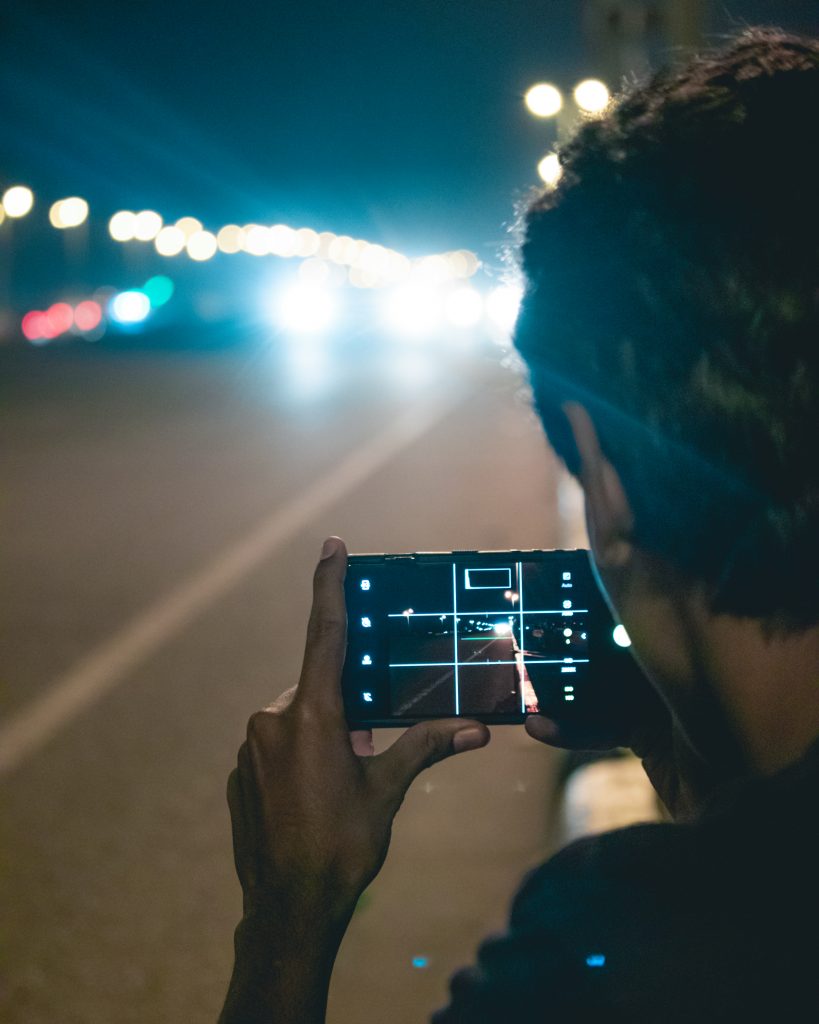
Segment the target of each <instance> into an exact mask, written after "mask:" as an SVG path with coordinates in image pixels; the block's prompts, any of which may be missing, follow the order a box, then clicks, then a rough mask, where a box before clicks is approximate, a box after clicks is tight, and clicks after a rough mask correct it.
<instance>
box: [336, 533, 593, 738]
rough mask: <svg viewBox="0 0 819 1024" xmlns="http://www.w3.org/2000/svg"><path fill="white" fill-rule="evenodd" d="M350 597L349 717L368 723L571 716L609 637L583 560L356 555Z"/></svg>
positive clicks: (538, 555)
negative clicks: (561, 710)
mask: <svg viewBox="0 0 819 1024" xmlns="http://www.w3.org/2000/svg"><path fill="white" fill-rule="evenodd" d="M346 597H347V616H348V627H347V628H348V640H347V656H346V660H345V667H344V677H343V689H344V695H345V704H346V708H347V715H348V718H349V719H350V720H351V721H357V722H367V723H372V724H391V723H393V722H404V721H417V720H419V719H423V718H433V717H435V718H437V717H448V716H455V715H457V716H464V717H468V718H479V719H481V720H484V721H490V722H492V721H495V722H519V721H522V720H523V719H524V718H525V716H526V715H528V714H535V713H537V712H538V711H539V710H543V708H542V705H543V704H544V702H546V703H548V705H549V711H550V713H552V712H553V711H554V707H555V703H556V702H557V703H559V704H561V705H563V706H565V707H566V710H568V706H569V705H571V704H573V703H574V702H576V701H578V700H580V699H581V697H582V695H583V693H584V687H585V686H586V683H587V680H588V678H589V675H590V672H591V671H592V668H591V663H592V660H593V658H594V651H595V648H596V646H599V645H596V643H595V640H596V639H597V638H596V636H595V633H599V632H600V631H601V630H605V631H606V633H607V634H609V635H610V632H611V630H610V628H609V624H610V623H611V619H610V616H609V615H608V613H607V610H606V609H605V606H604V604H603V602H602V599H601V597H600V594H599V591H598V589H597V585H596V583H595V580H594V578H593V576H592V573H591V569H590V566H589V563H588V556H587V552H584V551H529V552H526V551H521V552H453V553H446V554H417V555H380V556H356V555H353V556H351V557H350V560H349V565H348V570H347V579H346ZM612 624H613V623H612Z"/></svg>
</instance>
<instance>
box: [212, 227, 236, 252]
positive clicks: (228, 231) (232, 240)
mask: <svg viewBox="0 0 819 1024" xmlns="http://www.w3.org/2000/svg"><path fill="white" fill-rule="evenodd" d="M216 245H217V246H218V247H219V252H224V253H229V254H232V253H236V252H241V249H242V229H241V228H240V227H239V225H238V224H225V226H224V227H223V228H219V231H218V232H217V233H216Z"/></svg>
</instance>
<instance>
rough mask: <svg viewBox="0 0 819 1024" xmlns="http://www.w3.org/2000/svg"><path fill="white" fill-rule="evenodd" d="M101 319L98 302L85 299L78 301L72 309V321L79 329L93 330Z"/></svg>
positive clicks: (100, 309) (100, 308)
mask: <svg viewBox="0 0 819 1024" xmlns="http://www.w3.org/2000/svg"><path fill="white" fill-rule="evenodd" d="M101 320H102V307H101V306H100V304H99V303H98V302H94V301H93V300H92V299H87V300H86V301H85V302H80V303H78V304H77V306H76V307H75V309H74V323H75V324H76V325H77V330H79V331H93V330H94V328H95V327H99V325H100V321H101Z"/></svg>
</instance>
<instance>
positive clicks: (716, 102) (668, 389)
mask: <svg viewBox="0 0 819 1024" xmlns="http://www.w3.org/2000/svg"><path fill="white" fill-rule="evenodd" d="M818 124H819V41H817V40H812V39H806V38H799V37H795V36H791V35H786V34H785V33H783V32H781V31H779V30H777V29H760V28H757V29H751V30H748V31H746V32H744V33H743V34H742V35H740V36H738V37H737V38H735V39H734V40H732V41H731V42H730V44H729V45H727V46H726V47H724V48H722V49H720V50H719V51H718V52H714V53H711V54H708V55H703V56H700V57H698V58H696V59H694V60H693V61H691V62H689V63H688V64H686V65H685V66H684V67H681V68H678V69H672V70H667V71H663V72H660V73H658V74H656V75H655V76H654V77H653V78H652V79H651V80H650V81H648V82H647V83H646V84H643V85H638V86H636V87H633V88H632V89H630V90H628V91H627V92H626V93H624V94H623V95H622V96H621V97H620V98H619V99H617V100H616V101H614V102H613V103H612V105H611V107H610V109H609V110H608V111H607V112H606V114H605V116H604V117H602V118H601V119H599V120H594V121H589V122H587V123H584V124H583V125H582V126H581V127H580V128H579V130H578V131H577V132H576V134H575V135H574V137H573V138H572V139H571V141H569V142H568V143H567V144H566V145H565V146H564V147H563V148H562V149H561V150H560V161H561V165H562V169H563V172H562V176H561V178H560V180H559V182H558V185H557V187H556V188H555V189H554V190H552V191H545V192H543V194H541V195H539V196H538V197H537V198H536V199H535V200H534V201H532V202H531V203H530V205H529V207H528V209H527V210H526V211H525V214H524V218H523V223H522V231H523V240H522V244H521V248H520V253H519V255H520V262H521V264H522V270H523V274H524V278H525V292H524V298H523V302H522V305H521V312H520V316H519V318H518V323H517V326H516V330H515V344H516V347H517V349H518V351H519V353H520V354H521V356H522V357H523V359H524V361H525V362H526V364H527V366H528V369H529V375H530V380H531V384H532V389H533V393H534V398H535V403H536V406H537V408H538V411H539V413H540V415H541V418H542V420H543V424H544V427H545V429H546V432H547V434H548V436H549V439H550V441H551V442H552V444H553V446H554V447H555V449H556V450H557V452H558V454H559V455H560V456H561V457H562V458H563V459H564V461H565V462H566V464H567V465H568V467H569V469H570V470H571V471H572V472H577V469H578V457H577V452H576V450H575V448H574V444H573V440H572V437H571V433H570V432H569V430H568V425H567V422H566V419H565V417H564V416H563V414H562V412H561V411H560V406H561V404H562V403H563V402H565V401H567V400H575V401H580V402H582V403H583V404H584V405H585V406H586V407H587V408H588V410H589V412H590V414H591V416H592V419H593V420H594V421H595V423H596V424H597V428H598V432H599V434H600V437H601V444H602V446H603V449H604V451H605V452H606V454H607V456H608V458H609V459H610V460H611V461H612V463H613V464H614V465H615V467H616V468H617V470H618V472H619V473H620V476H621V478H622V480H623V483H624V486H625V488H626V492H627V494H628V496H629V499H630V501H631V504H632V509H633V512H634V520H635V527H634V529H635V540H636V541H637V542H638V543H639V544H641V545H642V546H644V547H645V548H646V549H648V550H652V551H655V552H656V553H658V554H660V555H662V556H663V557H665V558H666V560H667V561H668V562H669V563H670V564H672V565H675V566H676V567H677V568H678V569H680V570H682V571H683V572H685V573H686V574H688V575H689V576H690V577H692V578H693V579H697V580H700V581H704V582H706V583H707V584H708V586H709V589H710V593H711V597H712V606H713V608H714V610H715V611H717V612H726V613H730V614H736V615H746V616H754V617H759V618H764V619H767V620H770V621H772V622H779V623H781V624H783V625H785V626H787V627H790V628H802V627H805V626H807V625H808V624H811V623H813V622H815V621H816V620H817V619H819V530H817V526H819V460H817V457H816V446H817V438H818V437H819V407H818V406H817V389H816V385H817V351H819V140H818V139H817V125H818Z"/></svg>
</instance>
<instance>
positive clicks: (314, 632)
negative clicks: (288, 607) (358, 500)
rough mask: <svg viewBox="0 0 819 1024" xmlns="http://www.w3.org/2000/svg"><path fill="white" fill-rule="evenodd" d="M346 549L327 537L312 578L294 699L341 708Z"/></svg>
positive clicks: (345, 619)
mask: <svg viewBox="0 0 819 1024" xmlns="http://www.w3.org/2000/svg"><path fill="white" fill-rule="evenodd" d="M346 572H347V548H346V547H345V546H344V541H343V540H341V538H340V537H328V539H327V540H326V541H325V542H324V547H323V548H322V553H321V561H320V562H319V564H318V565H317V566H316V572H315V575H314V576H313V607H312V609H311V611H310V621H309V622H308V624H307V644H306V647H305V651H304V664H303V665H302V670H301V678H300V679H299V686H298V694H297V699H298V700H303V699H305V698H307V699H309V700H311V701H315V702H316V703H317V704H318V705H319V706H323V707H327V706H330V707H333V708H335V709H338V708H339V707H341V704H342V700H341V669H342V667H343V665H344V651H345V648H346V645H347V609H346V606H345V603H344V576H345V574H346Z"/></svg>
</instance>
